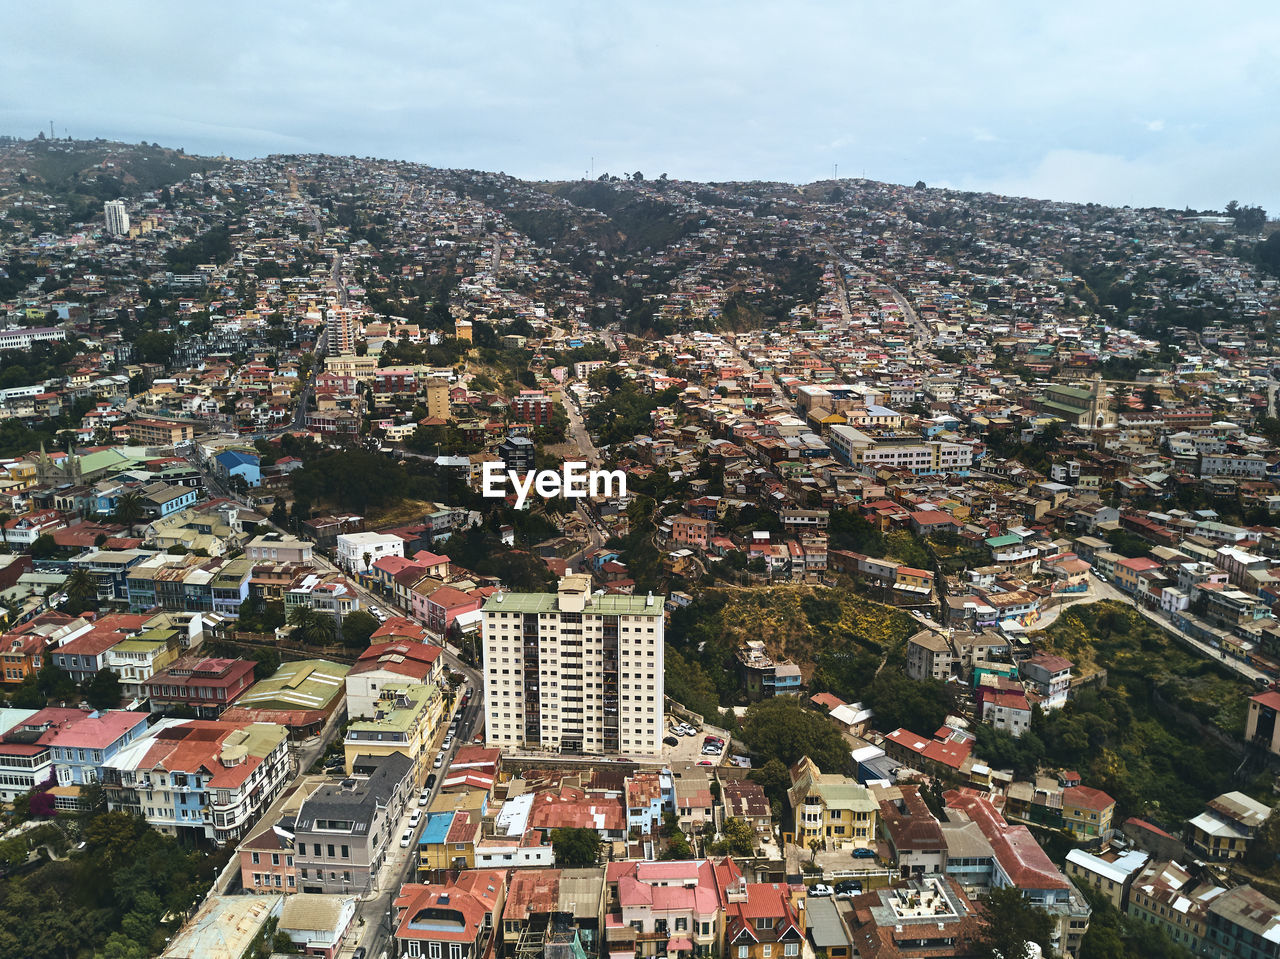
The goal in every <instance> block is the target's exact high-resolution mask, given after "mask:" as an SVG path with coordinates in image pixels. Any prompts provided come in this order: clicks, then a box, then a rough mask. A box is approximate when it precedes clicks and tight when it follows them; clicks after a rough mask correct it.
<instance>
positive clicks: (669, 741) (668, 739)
mask: <svg viewBox="0 0 1280 959" xmlns="http://www.w3.org/2000/svg"><path fill="white" fill-rule="evenodd" d="M662 741H663V742H664V743H665V744H666V745H668V746H679V745H680V740H678V739H676V737H675V736H663V737H662Z"/></svg>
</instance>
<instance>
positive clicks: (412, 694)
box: [347, 683, 440, 732]
mask: <svg viewBox="0 0 1280 959" xmlns="http://www.w3.org/2000/svg"><path fill="white" fill-rule="evenodd" d="M397 692H400V693H404V694H405V696H407V697H408V698H409V706H408V707H406V708H397V707H395V706H393V707H392V708H390V709H387V708H386V705H387V703H386V701H385V697H386V696H387V694H388V693H390V694H393V695H394V694H395V693H397ZM381 693H382V695H383V697H384V699H380V700H379V701H378V706H379V707H380V708H379V712H381V713H382V718H381V719H357V720H355V721H354V722H352V723H351V724H349V725H348V726H347V730H348V732H350V731H351V730H356V731H359V732H370V731H390V732H408V731H409V730H411V729H412V728H413V726H414V722H415V721H416V719H417V717H418V712H419V710H421V709H422V707H423V706H424V705H425V704H427V703H429V702H431V700H433V699H435V698H436V697H437V696H439V695H440V688H439V687H438V686H436V684H435V683H395V684H389V685H387V686H384V687H383V688H382V690H381Z"/></svg>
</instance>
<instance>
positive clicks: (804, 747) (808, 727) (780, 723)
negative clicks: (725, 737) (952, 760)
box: [742, 697, 937, 772]
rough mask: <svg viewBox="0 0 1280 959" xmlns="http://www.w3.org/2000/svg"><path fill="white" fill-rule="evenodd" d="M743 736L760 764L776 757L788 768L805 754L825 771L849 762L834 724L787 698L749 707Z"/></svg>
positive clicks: (847, 753)
mask: <svg viewBox="0 0 1280 959" xmlns="http://www.w3.org/2000/svg"><path fill="white" fill-rule="evenodd" d="M935 728H937V727H935ZM742 738H743V740H744V741H745V742H746V744H747V745H748V746H749V747H750V748H751V752H752V754H753V755H754V756H755V757H756V758H757V759H758V760H759V764H761V765H764V764H767V763H768V762H769V760H771V759H777V760H778V761H779V762H781V763H782V764H783V765H784V766H787V767H791V766H793V765H795V764H796V763H797V762H799V760H800V759H801V758H802V757H804V756H808V757H809V758H810V759H812V760H813V761H814V762H815V763H817V764H818V768H820V769H824V770H826V771H827V772H843V771H844V767H845V766H846V765H847V764H848V757H849V749H848V747H847V746H846V745H845V742H844V739H843V738H842V737H841V736H840V731H839V730H838V729H836V727H835V725H834V724H833V723H832V722H831V721H830V720H828V719H827V718H826V717H825V716H819V715H818V714H817V713H815V712H811V711H810V710H807V709H805V708H804V707H803V706H801V705H800V704H799V703H798V702H796V701H795V700H793V699H790V698H788V697H778V698H775V699H766V700H764V701H763V702H759V703H755V704H753V705H752V706H750V707H749V708H748V709H747V714H746V717H745V718H744V719H743V723H742Z"/></svg>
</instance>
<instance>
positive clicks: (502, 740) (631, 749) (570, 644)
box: [483, 574, 664, 756]
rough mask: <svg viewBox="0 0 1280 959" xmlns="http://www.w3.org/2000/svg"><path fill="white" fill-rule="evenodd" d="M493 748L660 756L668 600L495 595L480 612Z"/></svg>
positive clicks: (569, 579) (569, 592)
mask: <svg viewBox="0 0 1280 959" xmlns="http://www.w3.org/2000/svg"><path fill="white" fill-rule="evenodd" d="M483 612H484V629H483V642H484V663H485V676H484V683H485V734H486V739H487V741H488V744H489V745H490V746H500V747H504V748H508V749H510V748H516V749H529V750H539V751H550V752H556V753H561V752H563V753H606V754H614V753H633V754H638V755H648V756H656V755H659V754H660V753H661V751H662V729H663V692H664V686H663V630H664V618H663V597H661V596H653V595H649V596H622V595H616V596H608V595H603V594H594V595H593V594H592V593H591V578H590V577H589V576H584V575H581V574H573V575H569V576H565V577H563V578H562V579H561V580H560V584H559V588H558V590H557V592H555V593H505V594H504V593H497V594H495V595H494V596H492V597H490V598H489V600H488V601H487V602H486V603H485V605H484V610H483Z"/></svg>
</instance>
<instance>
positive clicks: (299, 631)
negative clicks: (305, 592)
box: [287, 606, 338, 646]
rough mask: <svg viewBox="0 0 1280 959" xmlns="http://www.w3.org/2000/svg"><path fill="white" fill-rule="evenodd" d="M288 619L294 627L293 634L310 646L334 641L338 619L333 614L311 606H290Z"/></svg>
mask: <svg viewBox="0 0 1280 959" xmlns="http://www.w3.org/2000/svg"><path fill="white" fill-rule="evenodd" d="M287 620H288V623H289V625H290V626H292V627H293V632H292V634H291V635H293V636H294V637H295V638H296V639H297V640H299V641H300V642H302V643H305V644H306V645H308V646H326V645H328V644H329V643H331V642H332V641H333V637H334V634H335V633H336V632H337V628H338V624H337V621H336V620H335V619H334V618H333V617H332V616H330V615H329V614H328V613H325V612H321V611H320V610H315V609H312V608H311V607H310V606H292V607H290V608H289V612H288V615H287Z"/></svg>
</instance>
